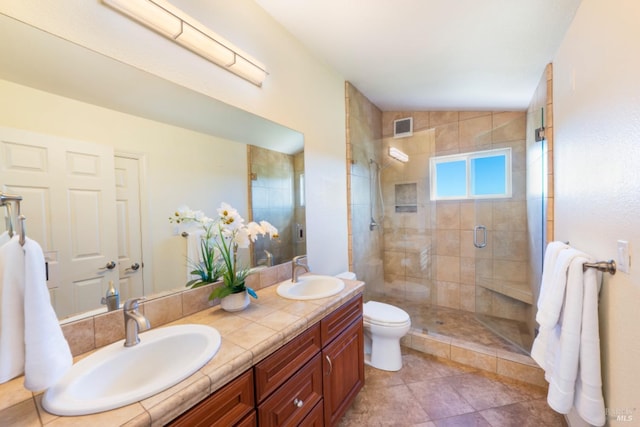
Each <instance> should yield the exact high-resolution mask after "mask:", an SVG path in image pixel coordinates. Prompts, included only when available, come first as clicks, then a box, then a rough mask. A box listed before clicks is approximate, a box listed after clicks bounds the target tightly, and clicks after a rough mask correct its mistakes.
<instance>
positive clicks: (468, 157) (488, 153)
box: [429, 147, 512, 200]
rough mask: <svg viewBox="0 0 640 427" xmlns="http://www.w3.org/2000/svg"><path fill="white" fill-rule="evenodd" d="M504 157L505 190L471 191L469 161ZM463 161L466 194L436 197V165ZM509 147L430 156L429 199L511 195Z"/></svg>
mask: <svg viewBox="0 0 640 427" xmlns="http://www.w3.org/2000/svg"><path fill="white" fill-rule="evenodd" d="M501 155H503V156H504V157H505V162H504V166H505V171H504V172H505V173H504V179H505V181H506V182H505V192H504V193H502V194H481V195H476V194H472V193H471V189H472V180H471V178H472V177H471V161H472V160H473V159H480V158H483V157H495V156H501ZM459 161H464V162H465V165H466V181H467V182H466V194H465V195H461V196H447V197H442V196H440V197H438V196H437V194H436V190H437V188H438V177H437V165H438V164H440V163H449V162H459ZM511 165H512V162H511V147H507V148H498V149H494V150H484V151H474V152H470V153H460V154H452V155H448V156H437V157H431V158H430V159H429V175H430V182H431V186H430V187H431V196H430V199H431V200H469V199H506V198H511V197H512V170H511Z"/></svg>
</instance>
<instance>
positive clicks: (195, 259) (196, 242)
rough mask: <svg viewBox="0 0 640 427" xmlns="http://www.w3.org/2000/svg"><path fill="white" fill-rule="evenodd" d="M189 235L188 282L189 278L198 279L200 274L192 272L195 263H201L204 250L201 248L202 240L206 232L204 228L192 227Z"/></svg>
mask: <svg viewBox="0 0 640 427" xmlns="http://www.w3.org/2000/svg"><path fill="white" fill-rule="evenodd" d="M188 233H189V235H188V236H187V282H188V281H189V280H193V279H198V278H199V277H200V276H197V275H195V274H191V272H192V271H193V269H194V268H193V267H194V264H195V265H198V264H200V263H201V262H202V261H203V259H202V251H201V249H200V242H201V240H202V235H203V234H204V230H203V229H195V228H194V229H192V230H189V232H188Z"/></svg>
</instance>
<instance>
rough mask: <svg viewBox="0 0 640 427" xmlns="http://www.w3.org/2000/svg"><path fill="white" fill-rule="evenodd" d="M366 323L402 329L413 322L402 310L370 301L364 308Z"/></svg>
mask: <svg viewBox="0 0 640 427" xmlns="http://www.w3.org/2000/svg"><path fill="white" fill-rule="evenodd" d="M363 316H364V321H365V322H369V323H371V324H373V325H379V326H387V327H391V328H393V327H402V326H404V325H406V324H407V323H409V322H410V321H411V320H410V318H409V314H408V313H407V312H406V311H404V310H402V309H401V308H398V307H394V306H393V305H389V304H385V303H382V302H377V301H369V302H367V303H365V304H364V306H363Z"/></svg>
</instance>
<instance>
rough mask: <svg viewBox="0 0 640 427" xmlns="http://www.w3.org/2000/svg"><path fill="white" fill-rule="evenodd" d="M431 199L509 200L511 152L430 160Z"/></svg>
mask: <svg viewBox="0 0 640 427" xmlns="http://www.w3.org/2000/svg"><path fill="white" fill-rule="evenodd" d="M430 165H431V198H432V199H433V200H447V199H450V200H456V199H458V200H459V199H476V198H496V197H511V148H502V149H495V150H488V151H476V152H471V153H461V154H454V155H448V156H441V157H432V158H431V160H430Z"/></svg>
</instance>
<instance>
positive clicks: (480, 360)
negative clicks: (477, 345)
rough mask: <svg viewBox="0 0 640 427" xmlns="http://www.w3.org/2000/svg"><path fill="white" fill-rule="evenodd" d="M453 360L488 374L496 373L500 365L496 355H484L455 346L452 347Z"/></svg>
mask: <svg viewBox="0 0 640 427" xmlns="http://www.w3.org/2000/svg"><path fill="white" fill-rule="evenodd" d="M451 360H453V361H454V362H458V363H462V364H463V365H467V366H473V367H474V368H478V369H482V370H483V371H488V372H496V370H497V363H498V362H497V357H496V356H495V355H488V354H484V353H481V352H479V351H476V350H469V349H466V348H462V347H459V346H457V345H453V344H452V345H451Z"/></svg>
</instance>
